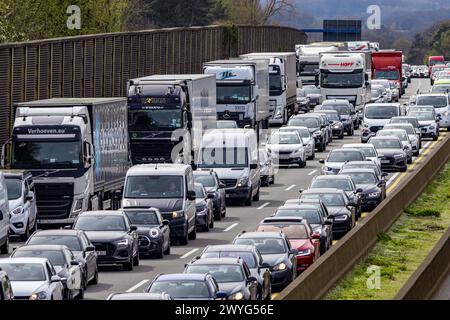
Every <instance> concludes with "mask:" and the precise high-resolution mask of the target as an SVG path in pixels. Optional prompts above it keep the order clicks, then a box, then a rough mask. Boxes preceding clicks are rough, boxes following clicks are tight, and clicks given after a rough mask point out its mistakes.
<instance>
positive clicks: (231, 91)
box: [217, 84, 252, 104]
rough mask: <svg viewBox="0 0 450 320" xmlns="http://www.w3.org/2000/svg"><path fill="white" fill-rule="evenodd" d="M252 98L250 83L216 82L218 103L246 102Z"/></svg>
mask: <svg viewBox="0 0 450 320" xmlns="http://www.w3.org/2000/svg"><path fill="white" fill-rule="evenodd" d="M251 100H252V94H251V86H250V85H228V84H217V103H218V104H232V103H235V104H247V103H249V102H250V101H251Z"/></svg>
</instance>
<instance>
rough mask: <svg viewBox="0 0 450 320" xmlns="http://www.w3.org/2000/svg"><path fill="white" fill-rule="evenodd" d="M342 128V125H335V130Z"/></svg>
mask: <svg viewBox="0 0 450 320" xmlns="http://www.w3.org/2000/svg"><path fill="white" fill-rule="evenodd" d="M340 128H341V125H340V124H335V125H333V129H340Z"/></svg>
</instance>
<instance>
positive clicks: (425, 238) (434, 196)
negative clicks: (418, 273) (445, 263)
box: [325, 163, 450, 300]
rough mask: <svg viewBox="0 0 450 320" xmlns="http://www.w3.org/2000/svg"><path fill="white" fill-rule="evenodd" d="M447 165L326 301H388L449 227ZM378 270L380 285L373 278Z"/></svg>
mask: <svg viewBox="0 0 450 320" xmlns="http://www.w3.org/2000/svg"><path fill="white" fill-rule="evenodd" d="M449 202H450V163H449V164H447V165H446V166H445V168H444V170H443V171H442V172H441V173H440V174H439V176H438V177H437V179H436V180H435V181H434V182H432V183H431V184H430V185H429V186H428V187H427V188H426V189H425V192H424V193H422V195H421V196H420V197H419V198H418V199H417V200H416V201H415V202H414V203H413V204H412V205H411V207H409V208H408V209H407V210H405V212H404V213H403V215H402V216H401V217H400V218H399V219H398V220H397V221H396V222H395V223H394V225H393V226H392V227H391V229H390V230H389V231H388V232H387V233H384V234H381V235H379V237H378V242H377V244H376V245H375V247H374V248H373V249H372V251H371V252H370V253H369V255H368V256H367V258H366V259H365V260H364V261H362V262H360V263H358V265H357V266H356V267H355V268H354V269H353V271H351V272H350V273H349V274H348V275H347V277H345V278H344V280H342V281H341V282H340V283H339V284H338V285H337V287H335V288H334V289H333V290H331V291H330V292H329V293H328V295H327V296H326V297H325V299H326V300H390V299H393V298H394V297H395V295H396V294H397V293H398V291H400V289H401V288H402V286H403V285H404V284H405V283H406V281H407V280H408V279H409V277H410V276H411V275H412V274H413V273H414V271H415V270H416V269H417V268H418V267H419V265H420V264H421V263H422V262H423V261H424V260H425V258H426V257H427V255H428V254H429V253H430V251H431V250H432V248H433V247H434V246H435V245H436V244H437V242H438V241H439V239H440V238H441V237H442V235H443V234H444V232H445V230H446V229H447V228H448V227H449V226H450V206H449V205H448V203H449ZM373 266H376V267H379V271H380V275H381V277H380V282H379V284H380V286H379V288H375V289H374V286H375V287H376V286H377V282H376V281H375V278H374V277H373V276H374V275H375V273H374V270H376V269H373Z"/></svg>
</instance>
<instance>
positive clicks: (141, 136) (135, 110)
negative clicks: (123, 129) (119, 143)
mask: <svg viewBox="0 0 450 320" xmlns="http://www.w3.org/2000/svg"><path fill="white" fill-rule="evenodd" d="M216 120H217V116H216V79H215V77H214V76H213V75H205V74H191V75H189V74H187V75H179V74H176V75H153V76H149V77H143V78H138V79H132V80H129V81H128V131H129V135H130V147H131V159H132V162H133V164H143V163H181V162H182V163H184V164H192V163H193V162H194V159H195V152H196V151H197V150H198V145H199V144H200V142H201V139H202V136H203V134H204V132H205V131H206V130H210V129H214V128H215V127H216Z"/></svg>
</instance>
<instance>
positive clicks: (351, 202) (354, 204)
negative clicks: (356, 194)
mask: <svg viewBox="0 0 450 320" xmlns="http://www.w3.org/2000/svg"><path fill="white" fill-rule="evenodd" d="M348 205H349V207H355V208H356V207H357V206H358V205H357V204H356V202H353V201H350V202H349V203H348Z"/></svg>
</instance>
